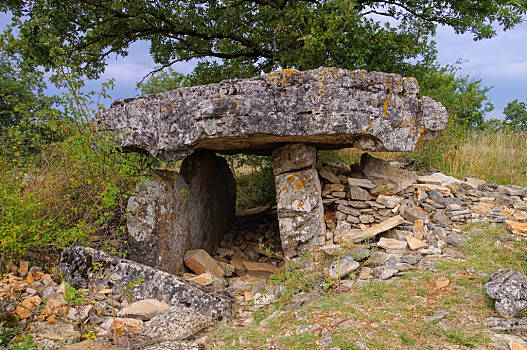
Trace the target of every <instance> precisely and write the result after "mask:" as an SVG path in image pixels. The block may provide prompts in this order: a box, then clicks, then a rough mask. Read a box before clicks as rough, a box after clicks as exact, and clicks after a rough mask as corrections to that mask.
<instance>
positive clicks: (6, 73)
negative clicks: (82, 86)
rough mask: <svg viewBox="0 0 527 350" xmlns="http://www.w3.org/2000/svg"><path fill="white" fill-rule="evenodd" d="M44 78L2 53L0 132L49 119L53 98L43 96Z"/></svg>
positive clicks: (0, 52)
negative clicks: (25, 123) (29, 121)
mask: <svg viewBox="0 0 527 350" xmlns="http://www.w3.org/2000/svg"><path fill="white" fill-rule="evenodd" d="M43 75H44V74H43V73H42V72H40V71H38V70H35V69H34V68H33V67H28V66H25V65H24V64H22V63H21V62H17V61H16V60H15V59H13V58H10V57H8V56H7V55H6V54H5V53H3V52H2V51H0V97H1V98H0V131H2V130H5V129H6V128H7V127H9V126H13V125H17V124H19V123H21V122H23V121H28V120H32V121H37V120H42V119H43V118H45V117H46V116H47V114H48V113H49V111H50V108H51V106H52V105H53V103H54V99H53V98H52V97H48V96H46V95H45V94H44V89H45V87H46V84H45V83H44V79H43Z"/></svg>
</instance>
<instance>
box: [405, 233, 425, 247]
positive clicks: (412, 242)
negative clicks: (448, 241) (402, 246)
mask: <svg viewBox="0 0 527 350" xmlns="http://www.w3.org/2000/svg"><path fill="white" fill-rule="evenodd" d="M405 238H406V242H407V243H408V247H409V248H410V250H419V249H421V248H426V247H428V244H427V243H426V242H424V241H421V240H420V239H417V238H415V237H412V236H410V235H406V236H405Z"/></svg>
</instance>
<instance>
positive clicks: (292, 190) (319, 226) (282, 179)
mask: <svg viewBox="0 0 527 350" xmlns="http://www.w3.org/2000/svg"><path fill="white" fill-rule="evenodd" d="M298 148H304V149H306V152H308V153H309V151H310V149H311V146H309V145H296V146H293V145H286V146H284V147H280V148H277V149H275V150H274V151H273V166H274V169H275V173H279V174H278V175H275V191H276V205H277V212H278V222H279V227H280V239H281V241H282V249H283V251H284V256H285V257H286V258H290V257H293V256H296V255H298V254H300V252H301V251H302V248H303V247H307V246H313V245H321V244H322V243H324V207H323V203H322V196H321V192H322V189H321V187H320V180H319V178H318V172H317V170H316V169H314V167H313V166H314V163H315V161H316V158H314V157H310V158H309V161H306V159H301V161H299V162H294V161H292V160H294V159H296V158H295V154H296V152H297V149H298ZM282 169H288V172H285V173H280V171H282Z"/></svg>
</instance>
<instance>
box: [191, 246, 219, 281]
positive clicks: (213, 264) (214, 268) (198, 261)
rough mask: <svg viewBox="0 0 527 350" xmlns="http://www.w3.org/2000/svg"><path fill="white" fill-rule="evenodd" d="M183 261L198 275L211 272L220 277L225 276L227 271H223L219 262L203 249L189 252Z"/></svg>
mask: <svg viewBox="0 0 527 350" xmlns="http://www.w3.org/2000/svg"><path fill="white" fill-rule="evenodd" d="M183 260H184V262H185V265H187V267H188V268H189V269H190V270H192V271H194V272H195V273H196V274H198V275H199V274H202V273H204V272H210V273H212V274H214V275H216V276H218V277H223V276H225V271H223V269H222V268H221V267H220V265H219V264H218V262H217V261H216V260H214V259H213V258H212V257H211V256H210V255H209V253H207V252H206V251H205V250H203V249H195V250H188V251H187V252H186V253H185V258H184V259H183Z"/></svg>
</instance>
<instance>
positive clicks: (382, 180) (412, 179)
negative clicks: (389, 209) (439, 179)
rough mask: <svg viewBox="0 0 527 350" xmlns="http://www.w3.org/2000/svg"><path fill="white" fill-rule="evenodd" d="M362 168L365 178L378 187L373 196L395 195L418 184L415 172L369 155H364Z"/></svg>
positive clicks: (373, 191)
mask: <svg viewBox="0 0 527 350" xmlns="http://www.w3.org/2000/svg"><path fill="white" fill-rule="evenodd" d="M360 166H361V169H362V173H363V174H364V177H366V178H367V179H370V180H371V181H373V183H374V184H375V185H376V187H375V188H373V189H372V191H371V192H372V194H384V195H395V194H397V193H399V192H402V191H404V190H406V189H407V188H408V187H410V186H411V185H413V184H415V183H416V182H417V175H416V174H415V173H414V172H412V171H408V170H404V169H401V168H400V167H398V166H396V165H392V164H391V163H390V162H388V161H385V160H383V159H379V158H375V157H372V156H371V155H369V154H368V153H363V154H362V156H361V158H360Z"/></svg>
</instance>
